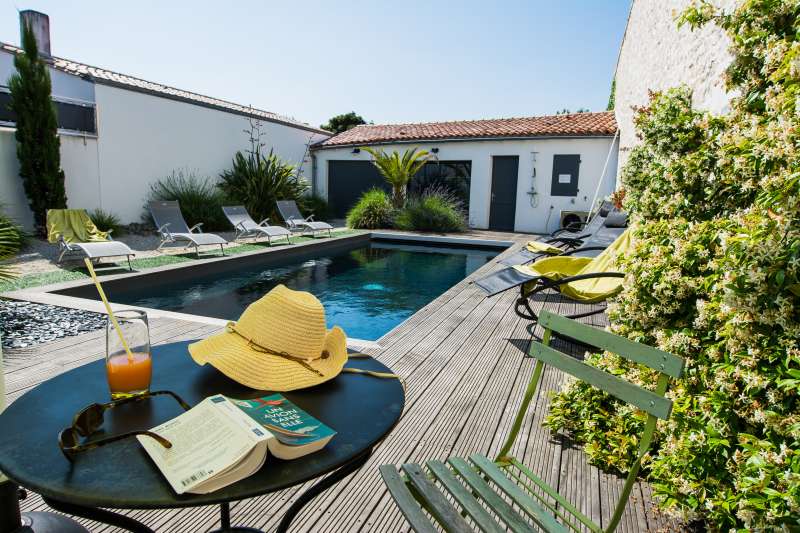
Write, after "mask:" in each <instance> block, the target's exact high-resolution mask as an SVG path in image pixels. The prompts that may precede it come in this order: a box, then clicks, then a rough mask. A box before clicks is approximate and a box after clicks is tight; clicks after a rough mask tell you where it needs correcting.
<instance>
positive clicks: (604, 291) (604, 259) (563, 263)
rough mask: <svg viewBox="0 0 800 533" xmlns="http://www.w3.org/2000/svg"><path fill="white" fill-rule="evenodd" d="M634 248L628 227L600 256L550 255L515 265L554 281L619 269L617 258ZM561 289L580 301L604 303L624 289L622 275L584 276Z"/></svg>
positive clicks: (529, 272) (534, 274)
mask: <svg viewBox="0 0 800 533" xmlns="http://www.w3.org/2000/svg"><path fill="white" fill-rule="evenodd" d="M630 247H631V236H630V233H629V230H625V232H624V233H623V234H622V235H620V236H619V237H617V240H615V241H614V242H613V243H611V245H610V246H609V247H608V248H606V249H605V250H603V252H602V253H601V254H600V255H598V256H597V257H594V258H592V257H572V256H559V257H546V258H544V259H540V260H538V261H536V262H535V263H533V264H532V265H516V266H515V267H514V268H516V269H517V270H518V271H520V272H522V273H523V274H526V275H528V276H536V277H544V278H547V279H549V280H553V281H558V280H560V279H564V278H568V277H571V276H579V275H581V274H591V273H598V272H618V271H619V270H618V269H617V268H616V266H615V262H616V258H617V257H618V256H620V255H624V254H625V253H626V252H627V251H628V250H630ZM558 290H560V291H561V293H562V294H564V295H565V296H569V297H570V298H572V299H573V300H576V301H578V302H585V303H595V302H601V301H603V300H605V299H607V298H610V297H611V296H614V295H615V294H617V293H618V292H619V291H621V290H622V278H592V279H582V280H579V281H572V282H570V283H565V284H564V285H559V287H558Z"/></svg>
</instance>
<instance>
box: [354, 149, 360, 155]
mask: <svg viewBox="0 0 800 533" xmlns="http://www.w3.org/2000/svg"><path fill="white" fill-rule="evenodd" d="M353 153H354V154H360V153H361V148H353Z"/></svg>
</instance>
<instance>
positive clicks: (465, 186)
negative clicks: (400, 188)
mask: <svg viewBox="0 0 800 533" xmlns="http://www.w3.org/2000/svg"><path fill="white" fill-rule="evenodd" d="M471 174H472V161H429V162H427V163H425V166H424V167H422V169H421V170H420V171H419V172H417V175H416V176H414V178H413V179H412V180H411V182H410V183H409V184H408V191H409V193H410V194H420V193H422V192H423V191H425V190H426V189H430V188H432V187H434V188H435V187H439V188H442V189H445V190H447V191H448V192H450V193H451V194H453V195H454V196H455V197H456V198H458V199H459V200H461V202H462V203H463V204H464V207H467V206H468V205H469V185H470V176H471Z"/></svg>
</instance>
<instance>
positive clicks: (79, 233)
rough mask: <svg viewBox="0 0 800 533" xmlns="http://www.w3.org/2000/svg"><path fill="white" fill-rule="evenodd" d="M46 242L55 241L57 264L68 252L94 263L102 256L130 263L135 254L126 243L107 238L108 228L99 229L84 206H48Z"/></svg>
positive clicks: (108, 235)
mask: <svg viewBox="0 0 800 533" xmlns="http://www.w3.org/2000/svg"><path fill="white" fill-rule="evenodd" d="M47 241H48V242H50V243H51V244H58V248H59V254H58V259H57V260H56V263H57V264H61V261H62V260H63V259H64V258H65V257H66V256H68V255H81V256H85V257H88V258H89V259H91V260H92V262H97V261H98V260H100V259H103V258H106V257H122V256H124V257H125V258H126V259H127V260H128V268H129V269H130V270H133V267H132V266H131V256H134V255H136V254H135V253H134V252H133V250H131V249H130V248H129V247H128V245H127V244H125V243H124V242H118V241H113V240H111V231H100V230H99V229H97V226H95V225H94V222H92V219H91V218H89V215H88V213H86V210H85V209H48V210H47Z"/></svg>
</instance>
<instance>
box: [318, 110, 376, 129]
mask: <svg viewBox="0 0 800 533" xmlns="http://www.w3.org/2000/svg"><path fill="white" fill-rule="evenodd" d="M366 123H367V122H366V121H365V120H364V118H363V117H362V116H361V115H356V112H355V111H350V112H349V113H344V114H343V115H336V116H335V117H331V119H330V120H329V121H328V123H327V124H323V125H322V126H320V128H322V129H323V130H328V131H331V132H333V133H334V134H337V133H342V132H343V131H347V130H349V129H352V128H355V127H356V126H358V125H360V124H366Z"/></svg>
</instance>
